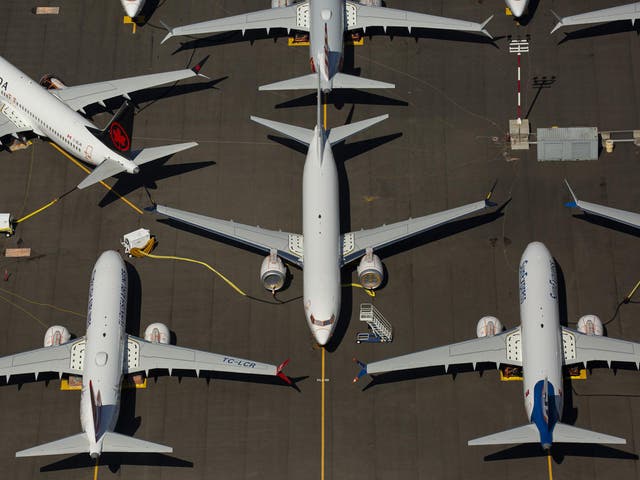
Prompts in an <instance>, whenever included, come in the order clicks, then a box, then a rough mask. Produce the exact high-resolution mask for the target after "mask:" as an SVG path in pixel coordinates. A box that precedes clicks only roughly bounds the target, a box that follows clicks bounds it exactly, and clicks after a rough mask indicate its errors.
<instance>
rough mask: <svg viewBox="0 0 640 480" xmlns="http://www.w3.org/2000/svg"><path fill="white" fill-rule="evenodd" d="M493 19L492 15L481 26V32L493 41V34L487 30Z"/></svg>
mask: <svg viewBox="0 0 640 480" xmlns="http://www.w3.org/2000/svg"><path fill="white" fill-rule="evenodd" d="M492 19H493V15H491V16H490V17H489V18H487V19H486V20H485V21H484V22H482V23H481V24H480V31H481V32H482V33H484V34H485V35H486V36H487V37H489V38H490V39H491V40H493V37H492V36H491V34H490V33H489V32H488V31H487V30H486V28H485V27H486V26H487V24H488V23H489V22H490V21H491V20H492Z"/></svg>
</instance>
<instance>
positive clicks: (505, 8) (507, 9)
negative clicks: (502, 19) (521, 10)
mask: <svg viewBox="0 0 640 480" xmlns="http://www.w3.org/2000/svg"><path fill="white" fill-rule="evenodd" d="M504 14H505V15H507V16H509V17H511V16H513V13H511V9H510V8H509V7H504Z"/></svg>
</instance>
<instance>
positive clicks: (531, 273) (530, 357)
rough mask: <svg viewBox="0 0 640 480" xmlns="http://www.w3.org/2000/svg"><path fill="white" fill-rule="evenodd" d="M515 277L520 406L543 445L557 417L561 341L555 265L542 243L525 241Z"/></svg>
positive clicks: (560, 403) (560, 398) (560, 394)
mask: <svg viewBox="0 0 640 480" xmlns="http://www.w3.org/2000/svg"><path fill="white" fill-rule="evenodd" d="M519 279H520V319H521V322H522V323H521V342H522V376H523V382H522V384H523V393H524V405H525V409H526V411H527V418H528V419H529V420H530V421H531V422H532V423H535V424H536V426H537V428H538V430H539V432H540V441H541V443H542V445H543V447H547V448H548V447H549V446H550V445H551V442H552V433H553V427H554V426H555V423H556V422H558V421H560V418H561V417H562V407H563V391H562V388H563V383H562V363H563V344H562V331H561V328H560V313H559V307H558V279H557V274H556V265H555V261H554V259H553V257H552V256H551V253H549V250H547V247H546V246H545V245H543V244H542V243H540V242H532V243H530V244H529V245H528V246H527V248H526V249H525V251H524V253H523V254H522V259H521V261H520V270H519ZM545 382H546V385H547V389H546V392H547V395H546V397H545V388H544V387H545ZM545 404H546V406H545Z"/></svg>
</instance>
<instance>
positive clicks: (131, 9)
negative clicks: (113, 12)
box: [124, 2, 140, 18]
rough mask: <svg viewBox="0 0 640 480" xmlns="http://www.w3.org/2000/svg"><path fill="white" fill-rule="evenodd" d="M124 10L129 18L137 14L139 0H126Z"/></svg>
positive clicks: (138, 11)
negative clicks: (133, 0)
mask: <svg viewBox="0 0 640 480" xmlns="http://www.w3.org/2000/svg"><path fill="white" fill-rule="evenodd" d="M124 11H125V12H127V15H128V16H130V17H131V18H133V17H135V16H137V15H138V13H140V4H139V2H133V3H131V2H127V4H126V5H124Z"/></svg>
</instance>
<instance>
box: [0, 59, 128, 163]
mask: <svg viewBox="0 0 640 480" xmlns="http://www.w3.org/2000/svg"><path fill="white" fill-rule="evenodd" d="M0 111H2V113H3V114H4V115H5V116H7V117H8V118H9V119H11V120H12V121H13V122H14V123H16V125H20V124H23V125H24V126H25V127H27V128H25V130H33V132H34V133H35V134H36V135H39V136H42V137H47V138H49V139H50V140H51V141H52V142H54V143H55V144H56V145H58V146H59V147H60V148H62V149H63V150H65V151H66V152H68V153H69V154H71V155H73V156H74V157H76V158H79V159H80V160H82V161H84V162H87V163H89V164H91V165H99V164H100V163H102V162H103V161H104V160H106V159H107V158H110V159H111V160H114V161H116V162H118V163H119V164H120V165H122V167H123V168H124V169H125V171H127V172H128V173H138V171H139V167H138V166H137V165H136V164H135V163H134V162H132V161H131V160H129V159H128V158H126V157H124V156H122V155H119V154H117V153H116V152H114V151H113V150H111V149H110V148H109V147H107V146H106V145H105V144H103V143H102V142H101V141H100V140H98V139H97V138H96V137H95V136H94V135H93V134H92V133H91V132H90V131H89V130H87V127H89V128H97V127H96V126H95V125H94V124H93V123H91V122H90V121H89V120H87V119H86V118H84V117H83V116H82V115H80V114H79V113H78V112H76V111H74V110H72V109H71V108H69V107H68V106H67V105H66V104H65V103H64V102H63V101H62V100H60V99H59V98H57V97H56V96H55V95H53V94H52V93H50V92H49V91H48V90H47V89H45V88H44V87H42V86H41V85H40V84H39V83H38V82H34V81H33V80H32V79H31V78H29V77H28V76H27V75H26V74H25V73H23V72H21V71H20V70H18V69H17V68H16V67H14V66H13V65H12V64H11V63H9V62H8V61H7V60H5V59H4V58H2V57H0ZM127 140H128V141H129V142H130V141H131V139H127Z"/></svg>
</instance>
